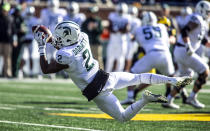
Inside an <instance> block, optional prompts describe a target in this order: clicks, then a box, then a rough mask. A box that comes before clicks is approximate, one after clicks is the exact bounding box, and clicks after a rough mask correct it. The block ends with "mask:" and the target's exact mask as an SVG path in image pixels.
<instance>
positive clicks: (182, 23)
mask: <svg viewBox="0 0 210 131" xmlns="http://www.w3.org/2000/svg"><path fill="white" fill-rule="evenodd" d="M186 18H187V17H185V16H181V15H180V16H177V17H176V22H177V24H178V26H179V29H180V30H181V29H182V28H184V26H185V23H186V22H185V21H186V20H187V19H186Z"/></svg>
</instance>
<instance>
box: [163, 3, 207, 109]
mask: <svg viewBox="0 0 210 131" xmlns="http://www.w3.org/2000/svg"><path fill="white" fill-rule="evenodd" d="M209 11H210V3H209V2H208V1H200V2H199V3H197V5H196V7H195V13H193V14H191V15H188V16H187V20H186V21H185V22H186V23H185V26H184V28H183V29H182V30H181V34H180V35H179V37H178V40H177V43H176V47H175V50H174V56H175V59H176V61H177V63H178V70H179V73H180V76H184V75H191V76H192V75H193V71H195V72H196V73H198V78H197V80H196V81H195V83H194V87H193V89H192V92H191V94H190V95H189V97H188V98H187V99H186V103H187V104H190V105H192V106H194V107H196V108H204V107H205V105H204V104H202V103H200V102H199V101H198V99H197V94H198V92H199V90H200V89H201V88H202V86H203V85H204V84H205V83H206V79H207V77H208V74H209V67H208V65H207V64H206V63H205V62H204V61H203V59H202V58H201V57H200V56H199V55H197V54H196V53H195V51H196V50H197V49H198V48H199V47H200V44H201V43H202V44H204V45H206V44H209V41H208V39H206V38H205V37H204V36H205V34H206V33H207V32H208V31H207V30H206V29H208V27H206V23H205V21H208V19H209ZM182 88H183V87H182ZM179 90H180V89H177V88H175V89H173V90H172V91H171V93H170V94H169V95H168V97H167V98H168V103H166V104H163V106H164V107H169V108H175V109H178V108H180V107H179V105H176V104H174V103H173V101H174V97H175V95H176V94H177V93H178V92H179Z"/></svg>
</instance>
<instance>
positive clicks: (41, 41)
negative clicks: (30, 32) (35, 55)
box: [34, 31, 68, 74]
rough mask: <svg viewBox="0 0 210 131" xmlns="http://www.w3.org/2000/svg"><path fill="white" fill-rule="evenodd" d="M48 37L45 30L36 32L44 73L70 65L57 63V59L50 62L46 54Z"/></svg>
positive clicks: (35, 37) (54, 71)
mask: <svg viewBox="0 0 210 131" xmlns="http://www.w3.org/2000/svg"><path fill="white" fill-rule="evenodd" d="M47 38H48V35H47V34H44V32H41V31H37V32H34V39H35V40H36V41H37V43H38V47H39V50H38V51H39V54H40V66H41V69H42V72H43V73H44V74H49V73H56V72H58V71H60V70H63V69H66V68H68V65H61V64H59V63H57V62H56V61H51V62H50V63H49V64H48V60H47V58H46V54H45V48H46V39H47Z"/></svg>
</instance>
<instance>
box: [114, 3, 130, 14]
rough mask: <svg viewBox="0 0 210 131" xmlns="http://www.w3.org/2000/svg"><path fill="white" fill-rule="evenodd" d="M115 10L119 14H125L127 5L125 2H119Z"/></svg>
mask: <svg viewBox="0 0 210 131" xmlns="http://www.w3.org/2000/svg"><path fill="white" fill-rule="evenodd" d="M115 10H116V12H117V13H118V14H119V15H122V14H126V13H128V6H127V4H126V3H119V4H118V5H117V6H116V9H115Z"/></svg>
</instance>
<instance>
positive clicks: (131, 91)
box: [128, 90, 134, 98]
mask: <svg viewBox="0 0 210 131" xmlns="http://www.w3.org/2000/svg"><path fill="white" fill-rule="evenodd" d="M133 96H134V90H128V98H133Z"/></svg>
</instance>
